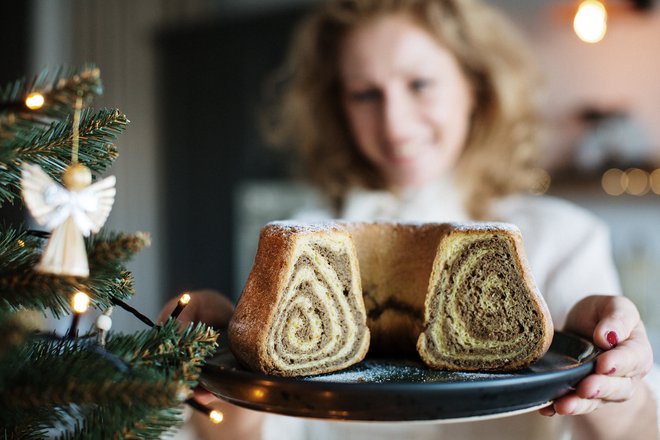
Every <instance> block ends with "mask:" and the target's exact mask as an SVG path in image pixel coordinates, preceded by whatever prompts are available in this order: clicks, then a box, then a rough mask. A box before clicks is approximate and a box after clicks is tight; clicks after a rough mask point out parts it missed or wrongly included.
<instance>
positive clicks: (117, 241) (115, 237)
mask: <svg viewBox="0 0 660 440" xmlns="http://www.w3.org/2000/svg"><path fill="white" fill-rule="evenodd" d="M150 244H151V237H150V236H149V234H148V233H145V232H134V233H132V234H126V233H117V232H107V231H101V232H99V233H98V234H96V235H93V236H92V237H90V238H89V239H88V240H87V255H88V258H89V265H90V267H91V268H95V267H101V266H107V265H108V264H114V263H116V262H124V261H127V260H129V259H130V258H131V257H133V255H135V254H136V253H138V252H140V251H141V250H142V249H143V248H144V247H146V246H149V245H150Z"/></svg>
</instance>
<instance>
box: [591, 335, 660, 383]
mask: <svg viewBox="0 0 660 440" xmlns="http://www.w3.org/2000/svg"><path fill="white" fill-rule="evenodd" d="M652 365H653V350H652V348H651V345H650V342H649V340H648V337H647V336H646V330H645V329H644V326H643V325H642V324H641V322H640V323H639V324H638V325H637V327H635V328H634V329H633V330H632V331H631V332H630V335H629V337H628V338H627V339H625V340H624V341H623V342H620V343H618V344H617V345H616V347H615V348H612V349H610V350H607V351H605V352H604V353H602V354H601V355H600V356H598V359H597V360H596V368H595V371H594V372H595V373H596V374H600V375H607V376H617V377H632V378H642V377H644V376H646V375H647V374H648V372H649V371H650V370H651V367H652Z"/></svg>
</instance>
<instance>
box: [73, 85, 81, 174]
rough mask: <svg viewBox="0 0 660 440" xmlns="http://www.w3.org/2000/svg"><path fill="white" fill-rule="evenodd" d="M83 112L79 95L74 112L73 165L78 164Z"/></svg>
mask: <svg viewBox="0 0 660 440" xmlns="http://www.w3.org/2000/svg"><path fill="white" fill-rule="evenodd" d="M81 110H82V96H81V95H80V93H78V97H76V105H75V107H74V111H73V137H72V139H71V144H72V147H71V164H75V163H77V162H78V145H79V140H78V139H79V138H80V130H79V126H80V112H81Z"/></svg>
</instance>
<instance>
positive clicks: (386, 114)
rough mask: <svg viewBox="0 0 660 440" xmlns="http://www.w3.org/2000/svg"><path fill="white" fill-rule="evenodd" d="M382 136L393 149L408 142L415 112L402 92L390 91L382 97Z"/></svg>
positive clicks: (409, 99) (407, 97)
mask: <svg viewBox="0 0 660 440" xmlns="http://www.w3.org/2000/svg"><path fill="white" fill-rule="evenodd" d="M383 98H384V99H383V134H384V136H385V140H386V141H387V142H388V144H390V145H391V146H393V147H396V146H398V145H401V144H405V143H407V142H409V140H410V138H411V135H412V129H413V126H414V118H415V112H414V108H413V103H412V102H411V98H410V97H409V96H406V93H405V92H404V91H402V90H396V89H395V90H391V91H388V93H386V94H385V96H384V97H383Z"/></svg>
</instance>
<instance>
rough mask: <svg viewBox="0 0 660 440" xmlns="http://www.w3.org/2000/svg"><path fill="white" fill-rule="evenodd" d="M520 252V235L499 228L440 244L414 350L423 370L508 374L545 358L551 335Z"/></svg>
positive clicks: (460, 232) (454, 235) (456, 233)
mask: <svg viewBox="0 0 660 440" xmlns="http://www.w3.org/2000/svg"><path fill="white" fill-rule="evenodd" d="M521 252H522V249H521V238H520V235H519V232H518V231H517V230H515V229H512V228H503V227H502V226H499V227H493V226H492V225H490V227H484V228H481V229H479V228H475V229H470V230H467V229H461V228H456V229H453V230H452V231H451V232H450V233H449V234H448V235H447V236H445V237H444V238H443V240H442V241H441V244H440V248H439V250H438V255H437V257H436V261H435V263H434V269H433V273H432V275H431V281H430V285H429V292H428V294H427V297H426V302H425V315H424V326H425V330H424V332H423V333H422V334H421V335H420V338H419V341H418V345H417V348H418V351H419V353H420V355H421V356H422V359H423V360H424V361H425V362H426V363H427V365H429V366H431V367H433V368H442V369H451V370H468V371H475V370H486V371H488V370H510V369H515V368H519V367H521V366H524V365H528V364H530V363H532V362H534V361H535V360H537V359H538V358H539V357H540V356H541V355H542V354H543V353H544V352H545V351H546V350H547V348H548V344H549V341H550V338H549V336H548V333H551V331H552V328H551V327H549V319H547V310H546V308H545V303H544V302H542V301H539V299H540V295H539V294H538V292H537V291H536V287H535V285H534V283H533V281H532V280H531V278H530V276H529V275H528V270H527V268H526V266H525V265H526V263H525V260H524V259H523V258H521Z"/></svg>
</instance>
